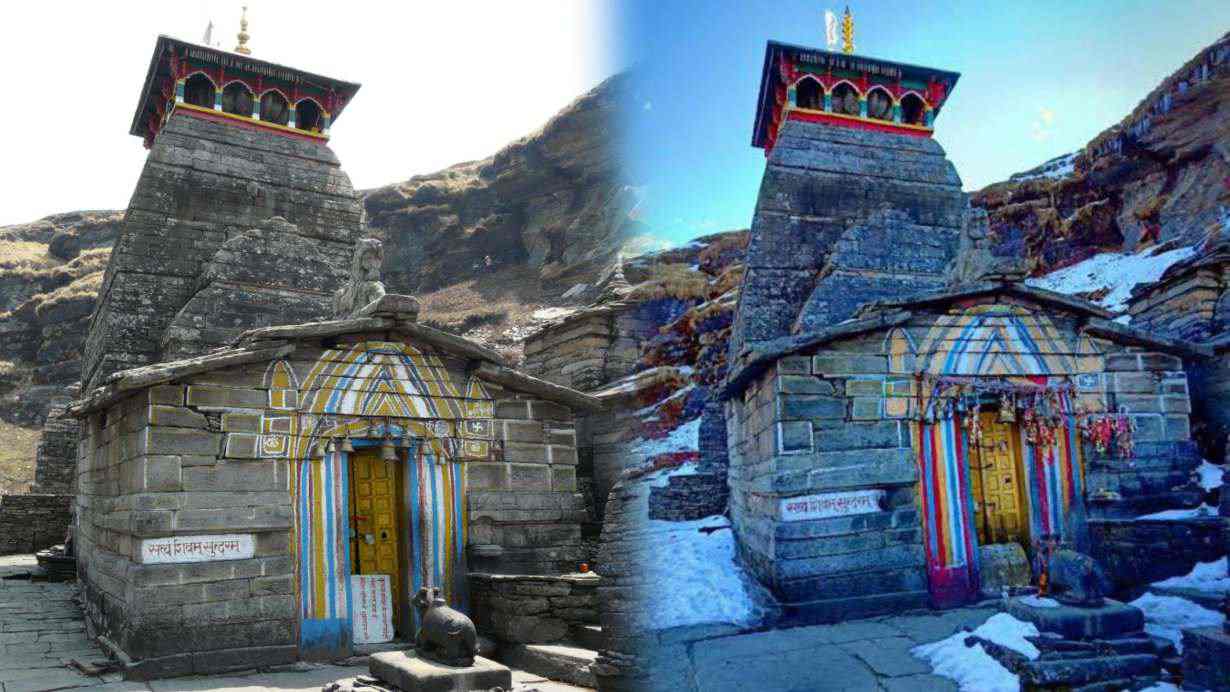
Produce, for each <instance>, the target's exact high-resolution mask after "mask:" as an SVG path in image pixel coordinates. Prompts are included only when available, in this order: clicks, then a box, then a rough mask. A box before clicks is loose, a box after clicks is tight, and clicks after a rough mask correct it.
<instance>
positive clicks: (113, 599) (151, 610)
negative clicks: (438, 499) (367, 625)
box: [77, 332, 584, 676]
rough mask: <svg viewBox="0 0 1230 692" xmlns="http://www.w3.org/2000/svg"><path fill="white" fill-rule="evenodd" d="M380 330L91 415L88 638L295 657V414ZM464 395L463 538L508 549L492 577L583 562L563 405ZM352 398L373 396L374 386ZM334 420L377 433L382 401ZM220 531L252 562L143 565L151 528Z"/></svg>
mask: <svg viewBox="0 0 1230 692" xmlns="http://www.w3.org/2000/svg"><path fill="white" fill-rule="evenodd" d="M385 336H386V333H384V332H382V333H380V334H372V335H345V336H341V337H331V338H330V339H329V340H328V345H327V346H326V344H324V343H322V342H320V341H308V342H300V343H298V344H297V347H296V350H295V351H294V353H293V354H291V355H289V356H288V357H287V358H285V359H280V360H277V361H276V362H275V363H274V364H271V363H270V361H269V360H258V361H256V362H252V363H248V364H244V365H234V366H231V367H223V368H219V369H215V370H208V371H206V372H201V373H199V374H193V375H188V376H185V377H183V378H181V380H180V381H178V382H175V383H173V384H164V385H158V386H154V387H152V388H149V389H138V390H136V392H134V394H133V395H132V396H130V397H129V398H127V399H124V400H122V401H120V402H119V403H116V404H114V405H111V406H110V407H108V408H106V409H105V410H104V411H100V412H95V413H92V414H90V415H89V416H88V418H87V420H86V421H84V425H83V434H82V439H81V442H80V445H79V452H78V487H79V495H78V500H77V511H78V515H79V519H78V524H79V530H78V536H79V538H78V545H79V558H78V564H79V571H80V574H81V581H82V590H83V594H84V597H85V601H86V604H87V605H86V612H87V616H88V620H89V623H90V627H91V630H92V631H93V632H94V633H96V634H99V635H102V636H105V637H106V638H107V639H108V640H110V641H112V642H114V643H115V645H116V646H117V647H118V648H119V649H121V650H122V651H124V652H125V653H127V654H128V655H129V656H131V657H132V658H134V659H137V660H139V661H142V663H141V670H142V671H144V672H142V673H141V675H147V676H167V675H179V674H186V673H190V672H207V671H217V670H225V669H230V668H236V667H252V666H254V665H256V664H257V663H260V664H261V665H269V664H272V663H276V662H280V661H286V660H293V659H295V658H296V657H297V656H298V655H299V647H298V641H297V639H296V637H295V632H296V629H295V628H296V623H297V622H298V617H299V611H298V609H297V607H296V606H297V602H296V601H295V599H294V594H295V583H296V582H295V579H296V570H295V564H294V560H293V559H292V555H293V554H294V552H295V551H294V549H293V548H292V545H291V540H292V539H291V530H292V528H293V523H294V522H293V518H292V495H291V482H290V477H291V474H292V473H294V472H295V471H296V469H297V467H298V464H299V463H302V462H297V461H295V460H296V459H299V458H301V457H300V456H298V455H299V452H298V451H292V450H305V449H310V447H311V445H310V444H308V442H307V440H308V439H309V437H308V436H309V435H312V434H315V433H314V431H315V430H316V429H315V428H301V427H299V423H300V422H303V421H310V420H312V415H311V414H309V413H307V412H299V413H297V412H296V410H295V409H296V407H306V406H309V403H310V402H311V401H316V400H317V399H316V398H315V395H316V394H317V391H318V390H320V389H324V390H326V393H328V392H329V391H331V390H332V388H333V387H337V386H339V385H340V383H339V382H336V381H335V379H336V378H333V377H326V376H323V375H320V376H313V377H317V379H310V380H309V378H308V373H309V372H316V373H321V372H329V371H328V370H326V369H325V368H324V366H322V365H321V363H326V364H329V363H334V362H339V361H337V360H336V359H340V358H343V357H344V354H348V353H351V349H350V348H349V347H352V346H353V347H359V348H367V346H366V345H367V344H372V343H375V344H377V345H378V346H376V347H375V348H377V349H384V352H388V350H389V349H390V348H392V346H391V345H390V343H389V342H386V341H368V338H371V339H379V338H384V337H385ZM279 343H284V342H279ZM393 345H395V344H393ZM335 347H336V348H335ZM417 348H418V350H417V351H416V353H429V354H430V357H431V358H433V359H435V360H432V361H430V363H431V364H430V365H424V366H423V367H431V368H432V370H431V371H430V373H431V375H432V376H434V377H437V378H440V377H447V378H449V379H451V380H453V381H455V382H461V383H464V382H466V381H467V380H468V378H469V373H468V371H467V362H468V361H467V360H465V359H463V358H458V357H454V356H450V355H449V354H447V353H443V352H440V353H436V352H435V351H434V350H433V349H431V348H429V347H426V346H425V345H422V344H419V345H418V347H417ZM215 357H216V356H215ZM345 362H349V361H345ZM276 372H282V373H290V374H288V375H286V376H285V378H286V379H283V380H280V381H279V380H278V379H277V378H276V377H273V376H271V375H270V373H276ZM295 373H297V374H295ZM319 377H325V379H324V380H320V379H319ZM279 382H280V383H279ZM299 382H302V387H303V388H304V389H303V390H301V391H300V390H298V389H296V387H297V386H299V385H298V384H297V383H299ZM405 386H406V387H411V386H412V385H411V384H409V383H407V384H406V385H405ZM414 386H422V385H414ZM413 391H419V390H417V389H415V390H413ZM461 391H463V392H474V391H481V392H484V394H483V396H484V397H486V396H489V397H490V399H482V400H477V399H476V400H471V399H466V400H464V401H462V402H461V403H460V404H459V408H458V410H461V411H471V410H475V408H476V407H477V409H479V410H483V409H485V410H487V411H488V413H487V414H486V417H483V419H482V420H481V421H478V420H475V421H472V422H476V423H482V425H480V426H478V427H479V428H481V429H482V431H485V434H487V437H486V438H480V439H479V442H480V444H479V445H478V446H479V447H481V449H482V450H487V451H484V452H483V454H482V455H481V456H478V457H474V458H471V457H469V456H467V457H466V459H465V461H466V463H464V464H463V465H462V467H463V468H464V469H465V473H466V474H467V478H466V485H467V495H466V501H467V504H468V507H467V509H468V514H469V517H470V524H469V535H468V536H466V537H465V543H466V544H467V546H471V547H473V546H475V545H482V546H486V547H488V548H491V547H496V548H498V552H499V555H498V556H497V557H496V560H495V563H496V565H495V566H496V568H497V570H496V571H500V572H507V571H515V572H549V573H559V572H562V571H572V570H574V569H575V568H576V566H577V564H578V563H579V562H580V561H581V560H582V558H583V550H582V547H581V535H580V522H581V519H582V518H583V517H584V506H583V503H582V501H581V498H580V496H579V495H578V494H577V492H576V472H575V469H576V465H577V454H576V433H575V430H574V428H573V425H574V424H573V414H572V412H571V410H569V409H568V408H567V407H565V406H561V405H559V404H556V403H553V402H550V401H544V400H542V399H541V398H538V397H533V396H529V395H526V394H523V393H521V392H517V391H513V390H510V389H507V388H504V387H501V386H499V385H497V384H495V383H486V385H484V386H483V387H478V388H477V389H473V388H471V389H466V388H463V389H461ZM469 396H471V397H474V396H477V394H469ZM326 398H328V397H326ZM353 400H359V401H358V403H359V404H363V400H364V397H350V398H349V399H348V401H353ZM433 405H444V404H443V403H436V404H433ZM287 406H289V408H286V407H287ZM312 410H313V411H315V409H312ZM315 412H316V413H319V411H315ZM348 413H350V414H351V415H347V414H348ZM338 417H339V419H340V420H352V419H353V420H355V421H356V422H355V423H354V424H355V425H356V426H361V427H356V428H355V430H354V431H353V432H352V433H351V434H353V435H354V436H356V437H371V436H372V435H377V436H379V435H381V434H383V432H382V430H383V428H380V430H379V431H377V432H375V433H373V430H376V429H377V428H378V427H379V425H381V424H383V422H384V421H385V420H386V414H384V413H377V414H373V415H370V416H364V415H363V414H362V413H356V412H347V411H341V412H339V413H338ZM394 421H395V422H397V424H399V425H406V426H412V425H419V426H422V425H424V423H423V422H422V421H407V420H405V419H401V418H394ZM436 421H438V422H440V423H444V424H447V427H448V429H449V430H450V431H453V430H457V432H456V433H452V432H450V433H449V434H450V435H453V434H456V435H461V434H463V433H462V431H461V429H460V428H459V427H457V426H458V425H460V423H461V422H459V421H453V420H451V419H450V420H445V419H436ZM435 427H437V426H434V425H433V428H432V429H434V428H435ZM423 429H425V428H423ZM468 430H469V429H468V428H467V431H468ZM336 434H338V435H340V434H341V433H336ZM420 434H422V433H420ZM301 438H302V439H301ZM311 439H314V438H311ZM466 450H467V451H466V452H465V453H466V454H467V455H468V454H469V451H468V450H469V447H467V448H466ZM300 520H301V521H304V520H306V519H305V518H303V517H301V518H300ZM219 533H220V534H251V535H252V536H253V537H254V541H255V544H256V554H255V556H254V557H253V558H251V559H245V560H230V561H225V562H205V563H198V564H146V563H144V562H143V560H142V555H141V542H142V540H143V539H148V538H158V537H165V536H182V535H197V534H219ZM304 549H306V548H304ZM185 631H188V632H190V633H191V635H190V636H187V637H185V636H184V635H183V633H184V632H185Z"/></svg>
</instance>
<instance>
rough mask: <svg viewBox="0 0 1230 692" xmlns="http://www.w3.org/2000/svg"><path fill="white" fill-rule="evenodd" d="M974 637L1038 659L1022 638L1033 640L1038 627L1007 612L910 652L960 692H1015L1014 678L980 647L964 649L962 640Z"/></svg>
mask: <svg viewBox="0 0 1230 692" xmlns="http://www.w3.org/2000/svg"><path fill="white" fill-rule="evenodd" d="M970 635H977V636H979V637H982V638H983V639H987V640H989V641H993V642H995V643H996V644H999V645H1000V646H1006V647H1008V648H1009V649H1012V650H1014V651H1018V652H1020V653H1022V654H1024V655H1025V656H1026V657H1028V658H1030V659H1036V658H1038V655H1039V652H1038V647H1036V646H1034V645H1033V644H1031V643H1029V641H1028V640H1027V639H1025V637H1027V636H1029V637H1036V636H1037V635H1038V628H1037V627H1035V626H1034V625H1033V623H1029V622H1023V621H1021V620H1018V619H1016V618H1014V617H1012V616H1011V615H1009V614H1007V613H996V614H995V615H992V616H991V617H990V618H988V619H987V621H986V622H984V623H982V624H981V625H979V626H978V627H977V628H976V629H975V630H974V631H973V632H957V633H956V634H954V635H952V636H951V637H948V638H946V639H941V640H939V641H938V642H932V643H930V644H923V645H921V646H916V647H914V648H913V649H912V650H911V651H910V653H912V654H913V655H914V657H915V658H920V659H922V660H924V661H926V662H927V663H929V664H930V665H931V668H932V672H934V673H935V674H936V675H941V676H943V677H946V678H949V679H952V680H955V681H956V683H957V685H959V686H960V688H961V690H962V691H963V692H1017V691H1018V690H1020V687H1021V683H1020V680H1019V679H1018V678H1017V676H1015V675H1013V674H1012V673H1010V672H1009V671H1008V669H1007V668H1005V667H1003V666H1002V665H1000V663H999V661H996V660H995V659H994V658H991V656H990V655H989V654H987V652H986V650H985V649H983V648H982V645H981V644H976V645H974V646H966V645H965V639H966V638H967V637H969V636H970Z"/></svg>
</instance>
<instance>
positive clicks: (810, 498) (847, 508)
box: [780, 490, 885, 521]
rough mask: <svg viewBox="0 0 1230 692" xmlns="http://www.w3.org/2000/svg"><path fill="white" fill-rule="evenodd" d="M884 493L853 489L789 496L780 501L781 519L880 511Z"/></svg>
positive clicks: (826, 516)
mask: <svg viewBox="0 0 1230 692" xmlns="http://www.w3.org/2000/svg"><path fill="white" fill-rule="evenodd" d="M884 495H885V493H884V491H883V490H852V491H850V492H844V493H824V494H821V495H802V496H800V497H787V498H783V499H782V500H781V501H780V502H781V520H782V521H803V520H805V519H827V518H829V517H844V516H849V515H851V514H867V513H870V512H879V511H880V504H881V502H882V501H883V500H884Z"/></svg>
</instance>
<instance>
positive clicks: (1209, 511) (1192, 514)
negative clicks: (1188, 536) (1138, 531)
mask: <svg viewBox="0 0 1230 692" xmlns="http://www.w3.org/2000/svg"><path fill="white" fill-rule="evenodd" d="M1216 515H1217V508H1216V507H1210V506H1209V505H1208V504H1202V505H1200V506H1199V507H1193V508H1191V509H1168V510H1165V511H1162V512H1154V513H1153V514H1142V515H1140V516H1139V517H1136V518H1137V519H1170V520H1174V519H1198V518H1200V517H1212V516H1216Z"/></svg>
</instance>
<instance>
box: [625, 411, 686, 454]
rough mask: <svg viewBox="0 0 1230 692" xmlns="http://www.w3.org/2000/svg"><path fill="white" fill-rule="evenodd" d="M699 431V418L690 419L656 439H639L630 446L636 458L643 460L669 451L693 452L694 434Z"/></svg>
mask: <svg viewBox="0 0 1230 692" xmlns="http://www.w3.org/2000/svg"><path fill="white" fill-rule="evenodd" d="M699 432H700V419H699V418H697V419H695V420H690V421H688V422H687V423H684V424H683V425H681V426H679V427H678V428H675V429H674V430H672V431H670V433H668V434H667V435H666V437H662V438H659V439H656V440H641V441H639V442H637V443H635V444H634V445H633V446H632V453H633V454H634V455H635V456H636V458H638V459H641V460H644V459H649V458H651V457H655V456H657V455H659V454H668V453H670V452H695V451H696V450H697V441H696V435H697V433H699Z"/></svg>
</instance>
